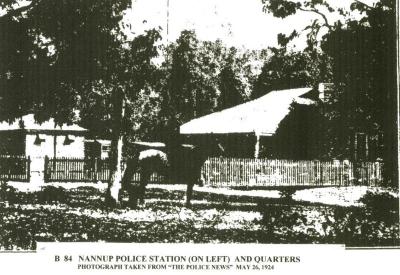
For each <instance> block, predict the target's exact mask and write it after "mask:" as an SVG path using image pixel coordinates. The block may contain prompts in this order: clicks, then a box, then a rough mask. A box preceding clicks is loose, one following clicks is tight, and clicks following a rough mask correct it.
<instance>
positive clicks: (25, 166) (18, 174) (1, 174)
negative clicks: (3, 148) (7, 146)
mask: <svg viewBox="0 0 400 275" xmlns="http://www.w3.org/2000/svg"><path fill="white" fill-rule="evenodd" d="M30 164H31V160H30V158H29V157H25V156H15V155H13V156H9V155H0V180H15V181H27V182H28V181H29V180H30Z"/></svg>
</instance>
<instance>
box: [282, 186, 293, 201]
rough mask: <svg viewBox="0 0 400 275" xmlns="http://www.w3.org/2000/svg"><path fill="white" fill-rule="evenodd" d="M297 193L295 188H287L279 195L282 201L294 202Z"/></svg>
mask: <svg viewBox="0 0 400 275" xmlns="http://www.w3.org/2000/svg"><path fill="white" fill-rule="evenodd" d="M294 193H296V189H294V188H285V189H282V190H281V191H280V192H279V195H280V196H281V198H282V199H285V200H292V196H293V195H294Z"/></svg>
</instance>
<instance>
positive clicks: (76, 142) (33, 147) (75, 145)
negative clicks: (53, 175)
mask: <svg viewBox="0 0 400 275" xmlns="http://www.w3.org/2000/svg"><path fill="white" fill-rule="evenodd" d="M39 138H40V144H35V141H36V139H37V135H36V134H27V135H26V141H25V148H26V155H27V156H30V157H31V158H38V157H39V158H40V157H41V158H44V157H45V156H48V157H50V158H53V157H54V139H56V157H57V158H61V157H64V158H67V157H68V158H83V157H84V137H83V136H74V135H68V138H69V139H70V140H71V142H70V143H69V144H66V143H65V139H66V135H57V136H54V135H50V134H39Z"/></svg>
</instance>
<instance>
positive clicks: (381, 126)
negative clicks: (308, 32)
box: [322, 0, 397, 185]
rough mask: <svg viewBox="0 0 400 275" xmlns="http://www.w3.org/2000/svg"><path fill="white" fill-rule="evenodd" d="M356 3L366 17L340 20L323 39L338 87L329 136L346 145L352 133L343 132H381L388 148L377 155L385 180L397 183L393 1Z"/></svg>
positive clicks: (374, 136)
mask: <svg viewBox="0 0 400 275" xmlns="http://www.w3.org/2000/svg"><path fill="white" fill-rule="evenodd" d="M355 3H356V4H355V5H353V6H352V8H353V9H355V10H358V11H360V12H362V13H363V17H362V18H361V19H360V20H358V21H355V20H349V21H348V22H346V25H341V24H337V25H336V26H335V28H334V29H333V30H332V31H331V32H329V33H328V34H327V35H326V36H325V38H324V41H323V44H322V47H323V49H324V51H325V52H327V53H328V54H329V55H330V56H331V59H332V70H333V82H334V83H335V84H336V87H338V92H337V93H336V94H335V97H334V98H333V102H332V103H331V106H329V110H327V112H326V115H327V116H328V118H329V120H330V125H331V128H332V131H331V136H333V138H336V139H337V140H340V141H341V142H337V143H336V144H333V146H332V147H333V148H334V149H337V148H338V147H342V148H343V147H344V148H346V147H348V145H347V144H348V142H349V141H348V138H347V140H346V139H344V138H343V137H342V138H341V136H343V135H347V137H354V136H355V134H356V133H362V134H365V135H366V136H367V138H369V139H371V140H374V141H375V142H378V139H379V135H380V133H382V134H383V144H384V149H383V152H378V157H379V158H380V159H382V160H383V161H384V163H385V175H384V176H385V181H386V183H387V184H392V185H396V184H397V176H396V173H395V170H396V169H395V167H396V166H395V165H396V162H397V158H396V154H393V152H394V148H395V146H396V131H395V129H396V125H395V122H394V121H395V119H394V118H395V117H396V73H395V66H396V65H395V60H396V45H395V32H396V30H395V3H394V1H393V0H382V1H380V2H377V3H376V4H375V5H373V6H366V5H362V4H359V3H358V2H355ZM340 125H345V127H343V126H342V128H343V130H344V131H343V130H342V131H341V132H340V133H341V134H339V133H338V132H337V131H335V130H334V129H338V128H339V127H340ZM343 132H345V133H343ZM374 157H375V158H376V157H377V156H376V154H375V156H374Z"/></svg>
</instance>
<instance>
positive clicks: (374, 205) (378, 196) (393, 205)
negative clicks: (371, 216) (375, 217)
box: [359, 191, 399, 212]
mask: <svg viewBox="0 0 400 275" xmlns="http://www.w3.org/2000/svg"><path fill="white" fill-rule="evenodd" d="M359 202H361V203H363V204H365V206H366V207H367V208H369V209H371V210H378V211H380V212H382V211H394V210H397V209H398V208H399V198H396V197H395V196H393V195H392V194H390V193H389V192H380V193H377V192H372V191H367V193H366V194H365V195H364V196H363V197H362V198H361V199H360V200H359Z"/></svg>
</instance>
